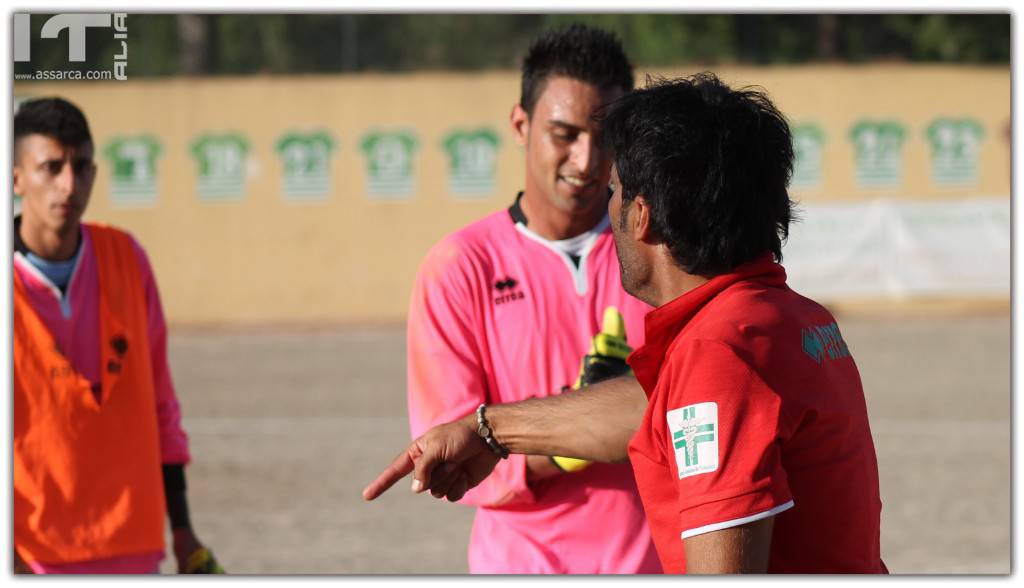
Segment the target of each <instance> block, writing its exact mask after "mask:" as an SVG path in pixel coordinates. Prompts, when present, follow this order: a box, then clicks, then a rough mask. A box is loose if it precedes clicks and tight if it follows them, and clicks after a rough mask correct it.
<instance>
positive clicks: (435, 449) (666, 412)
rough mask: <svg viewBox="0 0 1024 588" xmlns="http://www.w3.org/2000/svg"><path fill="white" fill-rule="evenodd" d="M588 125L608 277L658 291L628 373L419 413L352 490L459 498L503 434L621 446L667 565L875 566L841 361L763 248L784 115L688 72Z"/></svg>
mask: <svg viewBox="0 0 1024 588" xmlns="http://www.w3.org/2000/svg"><path fill="white" fill-rule="evenodd" d="M603 132H604V140H605V145H606V146H607V147H608V149H609V150H610V152H611V153H613V154H614V156H613V161H614V166H613V168H612V178H611V179H612V188H613V190H614V193H613V196H612V199H611V200H610V202H609V217H610V218H611V219H612V226H613V233H614V236H615V242H616V247H617V254H618V256H619V260H620V263H621V268H622V269H621V272H622V283H623V287H624V288H625V289H626V291H627V292H629V293H630V294H632V295H633V296H636V297H637V298H639V299H641V300H643V301H645V302H647V303H649V304H651V305H653V306H656V307H657V308H656V309H655V310H653V311H651V312H650V313H649V314H648V315H647V319H646V325H645V327H646V333H645V341H646V343H645V345H644V346H643V347H641V348H640V349H638V350H637V351H636V352H635V353H633V355H632V356H631V357H630V359H629V363H630V365H631V366H632V367H633V370H634V372H635V379H632V378H631V377H629V376H626V377H623V378H618V379H616V380H612V381H609V382H606V383H600V384H595V385H593V386H590V387H587V389H584V390H582V391H581V392H579V393H577V394H571V395H566V396H565V397H556V398H549V399H543V400H541V399H534V400H530V401H526V402H522V403H515V404H510V405H495V406H489V407H486V409H485V410H484V411H480V414H478V415H475V416H474V417H473V418H466V419H462V420H460V421H455V422H453V423H450V424H448V425H442V426H440V427H437V428H435V429H432V430H431V431H429V432H428V433H427V434H425V435H424V436H422V437H420V438H419V439H417V440H416V441H415V442H414V443H413V444H412V445H411V446H410V447H409V448H408V449H407V450H406V451H405V452H403V453H402V454H401V455H400V456H399V457H398V458H397V459H396V460H395V462H394V463H393V464H392V465H391V467H390V468H388V470H386V471H385V472H384V473H383V474H382V475H381V477H379V478H378V480H377V481H375V482H374V483H373V484H371V486H370V487H368V488H367V489H366V491H365V492H364V496H365V497H367V498H369V499H372V498H373V497H375V496H377V495H379V494H380V493H381V492H383V491H384V490H385V489H386V488H387V487H388V486H390V485H391V484H392V483H394V482H395V481H396V480H397V479H399V478H401V477H402V476H404V475H405V474H407V473H409V472H410V471H412V470H414V469H415V472H416V473H415V477H414V481H413V490H414V491H417V492H422V491H424V490H427V489H429V490H430V491H431V493H432V494H433V495H434V496H438V497H441V496H447V497H448V498H449V499H457V498H458V497H459V496H461V494H462V493H463V492H465V489H466V488H469V487H472V486H473V485H475V484H476V483H479V481H480V480H481V479H483V478H484V477H486V476H487V475H488V473H489V472H490V469H491V468H493V465H494V463H495V462H497V460H498V459H500V458H501V457H503V456H504V455H507V452H508V451H511V452H515V453H528V454H544V455H556V454H557V455H571V456H577V457H583V458H587V459H594V460H604V461H615V460H621V459H624V458H628V459H629V461H630V462H631V464H632V466H633V470H634V472H635V474H636V478H637V486H638V487H639V490H640V494H641V497H642V499H643V502H644V508H645V511H646V516H647V520H648V524H649V525H650V527H651V532H652V535H653V537H654V541H655V545H656V546H657V549H658V554H659V556H660V558H661V561H662V565H663V567H664V568H665V571H666V572H669V573H684V572H685V573H737V572H755V573H756V572H773V573H807V572H811V573H885V572H886V571H887V570H886V568H885V565H884V564H883V563H882V560H881V557H880V554H879V523H880V520H879V519H880V512H881V500H880V499H879V491H878V465H877V462H876V459H875V451H874V445H873V442H872V439H871V431H870V428H869V426H868V417H867V410H866V407H865V402H864V393H863V390H862V387H861V382H860V376H859V374H858V371H857V367H856V364H855V363H854V361H853V358H852V357H851V355H850V351H849V349H848V348H847V346H846V343H845V342H844V341H843V338H842V335H841V334H840V332H839V328H838V326H837V324H836V320H835V318H833V317H832V316H831V314H829V312H828V311H827V310H825V309H824V308H823V307H822V306H820V305H818V304H817V303H815V302H813V301H812V300H809V299H807V298H804V297H803V296H800V295H799V294H797V293H796V292H794V291H792V290H791V289H789V287H788V286H787V285H786V274H785V270H784V269H783V268H782V266H781V265H779V264H778V261H779V260H781V258H782V240H783V239H785V237H786V236H787V234H788V226H789V221H790V218H791V206H792V203H791V201H790V199H789V195H788V192H787V184H788V181H789V177H790V174H791V172H792V161H793V151H792V140H791V136H790V132H789V127H788V125H787V124H786V122H785V119H784V117H783V116H782V115H781V113H779V112H778V111H777V110H776V109H775V107H774V106H773V105H772V103H771V101H770V100H769V99H768V98H767V96H765V95H764V94H762V93H760V92H757V91H754V90H750V89H744V90H733V89H731V88H729V87H728V86H726V85H725V84H723V83H722V82H720V81H719V80H718V79H717V78H715V77H714V76H713V75H710V74H701V75H697V76H694V77H691V78H687V79H683V80H678V81H673V82H669V81H658V82H654V83H652V84H651V85H649V86H648V87H647V88H646V89H644V90H639V91H636V92H633V93H631V94H629V95H627V96H626V97H624V98H623V99H622V100H620V101H618V102H616V103H615V104H613V105H612V106H611V108H610V109H609V110H608V111H607V113H606V115H605V118H604V121H603ZM437 466H442V467H437Z"/></svg>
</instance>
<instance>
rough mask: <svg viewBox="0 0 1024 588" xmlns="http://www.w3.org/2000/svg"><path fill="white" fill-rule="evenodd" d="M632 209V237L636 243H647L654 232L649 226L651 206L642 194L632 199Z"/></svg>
mask: <svg viewBox="0 0 1024 588" xmlns="http://www.w3.org/2000/svg"><path fill="white" fill-rule="evenodd" d="M633 208H635V209H636V210H635V211H634V212H633V214H632V217H633V220H632V221H631V222H630V228H631V229H632V230H633V236H634V237H636V239H637V240H638V241H645V242H648V243H649V242H651V241H652V240H653V239H654V231H653V228H652V226H651V205H650V204H649V203H648V202H647V199H646V198H644V195H643V194H637V195H636V196H635V197H634V198H633Z"/></svg>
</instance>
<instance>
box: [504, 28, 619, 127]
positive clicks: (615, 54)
mask: <svg viewBox="0 0 1024 588" xmlns="http://www.w3.org/2000/svg"><path fill="white" fill-rule="evenodd" d="M551 76H566V77H569V78H573V79H577V80H580V81H584V82H587V83H589V84H593V85H594V86H597V87H598V88H601V89H605V88H613V87H619V88H622V91H623V92H628V91H630V90H632V89H633V64H631V63H630V62H629V59H627V58H626V54H625V52H623V50H622V44H621V43H620V42H619V39H618V38H617V37H616V36H615V34H614V33H611V32H608V31H605V30H602V29H596V28H592V27H588V26H586V25H582V24H578V23H577V24H573V25H570V26H569V27H567V28H562V29H556V30H553V31H548V32H546V33H544V34H543V35H541V36H540V37H539V38H537V40H535V41H534V42H533V44H532V45H530V49H529V51H527V54H526V57H525V58H524V59H523V78H522V86H521V91H520V96H519V104H520V106H522V107H523V110H525V111H526V113H527V114H529V115H531V116H532V115H533V107H534V106H535V105H536V104H537V100H538V99H539V98H540V95H541V93H543V92H544V87H545V85H546V84H547V80H548V78H549V77H551Z"/></svg>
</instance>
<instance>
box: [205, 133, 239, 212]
mask: <svg viewBox="0 0 1024 588" xmlns="http://www.w3.org/2000/svg"><path fill="white" fill-rule="evenodd" d="M191 153H192V157H194V158H195V160H196V169H197V178H196V192H197V193H198V194H199V197H200V198H201V199H203V200H234V199H237V198H240V197H241V196H242V193H243V192H244V191H245V174H246V155H247V154H248V153H249V142H248V141H247V140H246V139H245V137H243V136H241V135H240V134H238V133H224V134H213V133H205V134H203V135H200V136H199V137H197V138H196V139H195V141H193V142H192V148H191Z"/></svg>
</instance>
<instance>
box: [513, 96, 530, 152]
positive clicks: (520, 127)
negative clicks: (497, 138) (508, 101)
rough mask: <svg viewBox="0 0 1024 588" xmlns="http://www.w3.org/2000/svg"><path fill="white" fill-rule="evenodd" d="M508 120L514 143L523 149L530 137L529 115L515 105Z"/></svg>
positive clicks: (519, 106)
mask: <svg viewBox="0 0 1024 588" xmlns="http://www.w3.org/2000/svg"><path fill="white" fill-rule="evenodd" d="M508 120H509V123H511V124H512V134H513V135H515V137H516V143H519V146H520V147H525V146H526V142H527V140H528V139H529V137H530V115H529V114H527V113H526V110H524V109H523V107H522V106H521V105H519V104H516V105H515V106H513V107H512V112H511V113H510V114H509V117H508Z"/></svg>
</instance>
